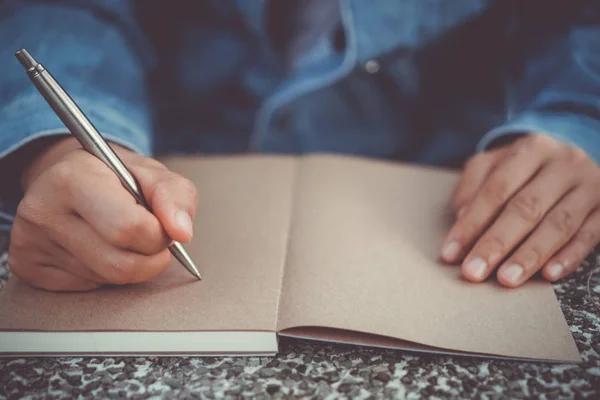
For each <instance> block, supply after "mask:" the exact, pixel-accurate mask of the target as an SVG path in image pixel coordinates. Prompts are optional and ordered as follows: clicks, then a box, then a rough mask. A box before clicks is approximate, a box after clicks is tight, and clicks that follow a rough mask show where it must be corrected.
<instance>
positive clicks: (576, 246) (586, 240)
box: [542, 209, 600, 281]
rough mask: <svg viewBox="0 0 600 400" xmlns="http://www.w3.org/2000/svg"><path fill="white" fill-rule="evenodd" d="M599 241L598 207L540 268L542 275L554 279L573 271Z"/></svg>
mask: <svg viewBox="0 0 600 400" xmlns="http://www.w3.org/2000/svg"><path fill="white" fill-rule="evenodd" d="M599 243H600V209H596V210H595V211H594V212H593V213H591V214H590V215H589V216H588V218H586V220H585V222H584V223H583V225H581V227H580V228H579V231H577V233H576V234H575V236H574V237H573V238H572V239H571V240H570V241H569V242H568V243H567V244H566V245H565V246H564V247H563V248H562V249H561V250H560V251H559V252H558V253H557V254H555V255H554V256H553V257H552V258H551V259H550V261H548V262H547V263H546V265H545V266H544V268H543V269H542V276H543V277H544V278H545V279H547V280H549V281H556V280H558V279H560V278H563V277H565V276H567V275H569V274H570V273H572V272H574V271H575V270H576V269H577V267H578V266H579V265H580V264H581V263H582V262H583V260H585V258H586V257H587V256H588V255H589V254H590V253H591V252H592V251H593V250H594V248H595V247H596V246H597V245H598V244H599Z"/></svg>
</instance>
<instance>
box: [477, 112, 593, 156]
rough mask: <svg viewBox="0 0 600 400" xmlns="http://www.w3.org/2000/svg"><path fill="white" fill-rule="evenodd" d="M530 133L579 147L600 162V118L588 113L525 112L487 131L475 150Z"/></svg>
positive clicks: (485, 148)
mask: <svg viewBox="0 0 600 400" xmlns="http://www.w3.org/2000/svg"><path fill="white" fill-rule="evenodd" d="M529 133H544V134H547V135H549V136H552V137H553V138H555V139H557V140H560V141H562V142H564V143H567V144H570V145H572V146H576V147H580V148H581V149H583V150H585V151H586V152H587V154H588V155H589V156H590V157H591V158H592V159H593V160H594V161H596V163H597V164H600V121H598V120H597V119H595V118H591V117H588V116H586V115H575V114H561V113H537V112H525V113H523V114H521V115H519V116H518V117H516V118H515V119H514V120H511V121H508V122H507V123H505V124H503V125H501V126H499V127H497V128H495V129H492V130H491V131H489V132H487V133H486V134H485V135H484V136H483V138H481V140H480V141H479V143H478V144H477V148H476V150H477V151H478V152H480V151H485V150H488V149H489V148H491V147H493V146H494V144H496V143H498V142H499V141H501V140H503V139H510V138H511V137H516V136H518V135H523V134H529Z"/></svg>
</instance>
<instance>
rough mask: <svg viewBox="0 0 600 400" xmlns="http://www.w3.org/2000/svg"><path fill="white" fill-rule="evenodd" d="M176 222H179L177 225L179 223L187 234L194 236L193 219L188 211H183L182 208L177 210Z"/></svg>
mask: <svg viewBox="0 0 600 400" xmlns="http://www.w3.org/2000/svg"><path fill="white" fill-rule="evenodd" d="M175 222H176V223H177V225H179V227H180V228H181V229H183V230H184V231H186V232H187V234H189V235H190V236H192V234H193V228H192V219H191V218H190V216H189V215H188V213H186V212H185V211H182V210H177V212H176V213H175Z"/></svg>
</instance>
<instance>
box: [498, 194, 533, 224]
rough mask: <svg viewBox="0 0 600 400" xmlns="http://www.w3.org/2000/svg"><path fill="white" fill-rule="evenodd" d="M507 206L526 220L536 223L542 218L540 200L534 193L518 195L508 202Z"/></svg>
mask: <svg viewBox="0 0 600 400" xmlns="http://www.w3.org/2000/svg"><path fill="white" fill-rule="evenodd" d="M507 208H508V210H510V211H511V212H514V213H515V214H517V215H518V216H519V217H520V218H521V219H523V220H524V221H526V222H530V223H537V222H539V221H540V219H541V218H542V208H541V205H540V200H539V198H538V197H537V196H535V195H518V196H516V197H515V198H514V199H512V200H511V201H510V202H509V203H508V207H507Z"/></svg>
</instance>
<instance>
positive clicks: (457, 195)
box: [452, 148, 506, 218]
mask: <svg viewBox="0 0 600 400" xmlns="http://www.w3.org/2000/svg"><path fill="white" fill-rule="evenodd" d="M505 152H506V148H498V149H495V150H492V151H489V152H485V153H479V154H477V155H475V156H474V157H471V159H469V161H467V163H466V164H465V168H464V170H463V172H462V174H461V177H460V180H459V182H458V185H457V186H456V189H455V191H454V193H453V195H452V208H453V209H454V212H455V213H456V214H457V216H458V217H459V218H460V216H461V215H462V214H464V211H466V207H467V205H468V204H469V203H470V202H471V200H472V199H473V198H474V197H475V194H476V193H477V191H478V190H479V188H480V187H481V185H482V184H483V182H484V180H485V178H487V176H488V175H489V174H490V172H491V171H492V170H493V169H494V167H495V166H496V164H497V163H498V161H499V160H500V159H501V158H502V156H503V155H504V153H505Z"/></svg>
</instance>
